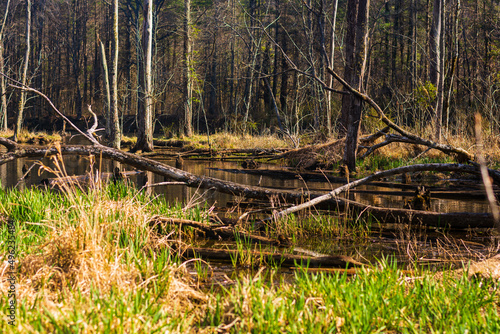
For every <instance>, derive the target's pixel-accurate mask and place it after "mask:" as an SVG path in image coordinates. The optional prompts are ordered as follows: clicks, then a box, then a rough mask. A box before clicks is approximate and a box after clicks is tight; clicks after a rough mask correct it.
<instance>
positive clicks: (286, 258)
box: [183, 248, 363, 268]
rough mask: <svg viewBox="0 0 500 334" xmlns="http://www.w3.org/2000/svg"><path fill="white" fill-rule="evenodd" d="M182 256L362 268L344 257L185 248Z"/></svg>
mask: <svg viewBox="0 0 500 334" xmlns="http://www.w3.org/2000/svg"><path fill="white" fill-rule="evenodd" d="M183 256H184V257H186V258H193V257H201V258H203V259H207V260H217V261H235V260H236V261H241V257H242V256H243V257H245V259H246V261H245V262H247V261H248V262H249V263H248V264H252V265H258V266H260V265H262V264H268V265H269V264H276V265H279V266H281V267H297V266H308V267H340V268H352V267H357V266H363V264H362V263H361V262H359V261H356V260H354V259H353V258H351V257H349V256H344V255H332V256H320V257H311V256H301V255H292V254H277V253H269V252H263V251H252V250H244V251H238V250H228V249H215V248H187V249H186V250H184V253H183Z"/></svg>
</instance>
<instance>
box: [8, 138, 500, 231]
mask: <svg viewBox="0 0 500 334" xmlns="http://www.w3.org/2000/svg"><path fill="white" fill-rule="evenodd" d="M0 144H1V145H4V146H6V147H9V151H8V152H6V153H4V154H2V155H1V156H0V165H1V164H4V163H6V162H9V161H13V160H15V159H18V158H22V157H38V158H41V157H45V156H50V155H57V154H62V155H66V154H67V155H89V154H91V155H94V156H97V157H102V158H107V159H112V160H116V161H119V162H122V163H126V164H128V165H130V166H133V167H136V168H137V169H140V170H144V171H151V172H154V173H157V174H159V175H162V176H165V177H167V178H170V179H173V180H175V181H179V182H185V183H186V185H187V186H189V187H199V188H205V189H214V190H217V191H219V192H222V193H226V194H232V195H235V196H246V197H250V198H259V199H269V198H272V197H275V198H280V199H282V200H284V201H289V202H302V201H304V200H305V199H309V198H313V199H312V200H311V201H309V202H306V203H304V204H302V205H299V206H294V207H292V208H289V209H286V210H283V211H281V212H278V213H277V215H276V217H279V216H285V215H287V214H290V213H292V212H297V211H299V210H302V209H305V208H308V207H311V206H314V205H317V204H319V203H321V202H324V201H333V202H347V201H345V200H342V199H339V198H337V196H338V195H339V194H340V193H342V192H344V191H346V190H348V189H351V188H354V187H356V186H359V185H361V184H365V183H367V182H369V181H373V180H377V179H380V178H384V177H387V176H391V175H396V174H401V173H410V172H417V171H440V172H464V173H470V174H479V170H478V168H477V167H475V166H471V165H462V164H420V165H413V166H404V167H399V168H395V169H391V170H387V171H381V172H377V173H374V174H372V175H370V176H368V177H365V178H363V179H361V180H356V181H353V182H351V183H348V184H347V185H344V186H342V187H339V188H337V189H335V190H334V191H332V192H330V193H328V194H326V195H322V194H318V193H313V192H297V191H290V190H277V189H270V188H263V187H256V186H251V185H243V184H239V183H235V182H231V181H224V180H220V179H216V178H212V177H206V176H197V175H194V174H191V173H189V172H186V171H183V170H180V169H176V168H174V167H171V166H168V165H166V164H164V163H161V162H158V161H155V160H151V159H148V158H144V157H140V156H137V155H135V154H131V153H127V152H122V151H120V150H116V149H113V148H109V147H105V146H101V145H99V146H80V145H75V146H60V147H49V148H40V147H32V146H22V145H18V144H17V143H15V142H13V141H10V140H8V139H5V138H0ZM488 172H489V175H490V177H492V178H493V180H494V181H495V183H497V184H500V172H498V171H496V170H491V169H489V170H488ZM373 210H375V208H373ZM394 210H398V209H394ZM405 214H406V213H405ZM442 215H446V214H442ZM485 215H486V214H485ZM388 217H389V216H388ZM443 217H445V216H443ZM481 219H482V218H481ZM484 219H487V215H486V216H484ZM474 226H475V225H473V226H472V227H474Z"/></svg>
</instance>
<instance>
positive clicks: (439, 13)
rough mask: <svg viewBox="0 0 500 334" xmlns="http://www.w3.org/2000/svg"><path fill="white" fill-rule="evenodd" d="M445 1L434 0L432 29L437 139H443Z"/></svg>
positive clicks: (432, 73) (431, 77) (431, 68)
mask: <svg viewBox="0 0 500 334" xmlns="http://www.w3.org/2000/svg"><path fill="white" fill-rule="evenodd" d="M444 3H445V0H434V8H433V12H432V15H433V18H432V29H431V33H430V44H431V47H430V51H431V62H430V73H429V79H430V81H431V83H432V84H433V85H434V86H435V87H436V88H437V91H436V107H435V111H434V114H435V115H434V129H435V140H436V141H438V142H439V141H440V139H441V119H442V114H443V93H444V92H443V91H444V82H443V81H444V66H443V65H444V64H443V55H444V11H445V10H444Z"/></svg>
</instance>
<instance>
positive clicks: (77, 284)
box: [0, 183, 500, 333]
mask: <svg viewBox="0 0 500 334" xmlns="http://www.w3.org/2000/svg"><path fill="white" fill-rule="evenodd" d="M0 214H1V216H2V217H3V218H2V222H3V224H2V227H1V229H0V231H1V239H0V240H1V241H0V242H1V243H0V249H1V250H2V255H3V256H4V254H6V251H7V249H6V243H5V240H7V233H8V230H7V226H6V224H5V222H6V221H7V220H8V219H10V220H11V221H12V222H14V223H15V224H17V227H18V228H17V232H16V237H17V246H18V254H17V258H18V260H19V266H18V273H17V283H18V285H17V302H18V304H17V310H16V325H15V327H12V326H10V325H8V323H7V321H6V319H7V305H8V298H7V295H6V291H7V289H8V288H7V286H8V283H7V281H6V278H7V274H6V266H7V263H6V262H4V261H5V257H4V258H3V259H2V262H3V264H2V268H0V269H1V270H0V288H1V291H2V293H1V302H0V319H1V320H0V332H2V333H19V332H22V333H48V332H49V333H102V332H108V333H131V332H138V333H150V332H159V333H165V332H171V333H187V332H205V333H213V332H241V333H246V332H254V333H283V332H295V333H322V332H337V331H339V332H345V333H353V332H377V331H378V332H464V331H465V330H469V331H470V332H477V333H485V332H498V331H499V330H500V319H499V317H498V303H499V298H498V296H499V295H498V286H497V284H498V283H497V281H495V280H488V279H485V280H479V279H470V278H469V277H468V275H467V273H464V274H456V273H455V272H452V271H449V272H445V273H444V274H443V275H440V276H439V277H438V276H436V275H434V274H433V273H431V272H425V271H422V272H418V273H416V274H415V275H413V276H410V275H408V274H404V273H403V272H402V271H400V270H398V269H397V267H396V266H395V265H391V264H389V261H387V260H383V261H381V264H378V265H376V266H375V269H373V270H369V269H365V270H362V271H360V273H359V274H358V275H356V276H353V277H348V276H346V275H343V274H340V273H335V274H331V275H327V274H308V273H305V272H302V271H300V270H299V271H297V272H296V274H295V277H294V279H293V281H290V280H286V281H285V280H284V279H283V278H280V277H277V278H275V279H269V275H271V276H273V275H276V272H275V271H271V272H270V273H268V274H267V275H264V274H263V272H259V273H257V274H248V275H243V276H240V278H238V279H236V280H235V282H234V284H230V285H228V286H226V287H217V286H215V287H214V288H213V289H210V290H200V289H199V288H197V285H196V284H195V281H193V279H192V277H191V275H189V274H188V273H187V271H186V265H185V263H183V262H182V261H181V260H179V258H178V256H177V255H178V252H177V250H176V248H175V247H172V245H173V244H176V245H178V241H179V235H178V234H175V235H174V234H171V233H172V232H174V230H173V228H172V229H170V230H169V229H168V228H166V229H165V228H164V229H163V231H162V232H163V233H162V234H157V233H156V229H155V228H154V227H153V226H151V225H150V221H151V218H152V217H153V216H154V215H156V214H162V215H167V216H172V217H179V218H189V219H196V220H201V221H203V220H206V216H207V212H206V211H205V210H204V209H200V208H197V209H193V210H182V207H180V206H174V207H172V206H169V205H167V204H166V203H165V201H163V200H162V199H161V198H155V197H152V196H150V195H147V194H145V193H144V192H140V191H138V190H137V189H135V188H133V187H131V186H128V185H125V184H121V183H119V184H117V185H114V184H109V185H105V186H103V187H100V186H99V184H94V185H93V186H91V188H90V189H89V190H87V191H82V190H79V189H75V188H69V187H68V188H66V189H64V190H63V191H62V192H48V191H45V190H40V189H36V188H33V189H29V190H23V191H18V190H8V191H4V190H0ZM319 222H323V223H324V222H325V221H324V220H322V221H320V220H318V224H319ZM310 223H311V224H315V223H314V222H310ZM290 224H292V223H291V222H290ZM296 224H297V227H294V228H297V229H299V228H300V224H299V223H296ZM318 224H316V225H318ZM292 227H293V226H292ZM315 228H316V229H320V227H319V226H316V227H315ZM341 228H342V225H339V224H338V223H337V222H333V221H332V222H331V227H329V229H331V231H330V230H328V229H325V230H322V231H318V232H321V233H323V238H326V237H327V236H328V233H337V232H338V229H341ZM345 228H346V229H347V226H346V227H345ZM311 233H312V232H311ZM181 242H189V239H186V240H183V239H182V238H181Z"/></svg>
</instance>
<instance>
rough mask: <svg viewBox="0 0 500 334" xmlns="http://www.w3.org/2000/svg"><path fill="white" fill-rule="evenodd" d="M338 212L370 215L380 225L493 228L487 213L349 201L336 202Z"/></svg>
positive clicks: (493, 224)
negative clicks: (425, 209) (388, 206)
mask: <svg viewBox="0 0 500 334" xmlns="http://www.w3.org/2000/svg"><path fill="white" fill-rule="evenodd" d="M338 205H339V210H346V209H347V208H351V209H354V210H356V211H357V212H359V213H361V214H363V215H371V216H372V217H373V218H375V219H377V220H378V221H380V222H382V223H389V224H412V225H422V226H427V227H437V228H452V229H466V228H494V227H495V221H494V220H493V217H492V215H491V214H489V213H472V212H449V213H441V212H432V211H420V210H410V209H396V208H380V207H376V206H372V205H366V204H362V203H358V202H355V201H351V200H342V201H339V202H338Z"/></svg>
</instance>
